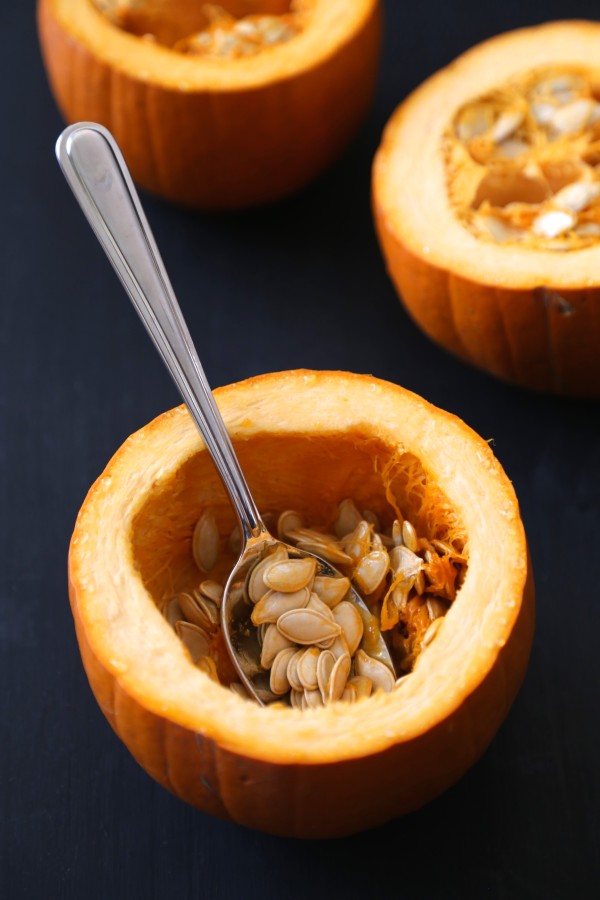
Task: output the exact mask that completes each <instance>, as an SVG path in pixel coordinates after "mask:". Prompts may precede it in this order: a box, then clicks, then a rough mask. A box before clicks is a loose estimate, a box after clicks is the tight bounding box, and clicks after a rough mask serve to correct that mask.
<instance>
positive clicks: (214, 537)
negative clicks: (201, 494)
mask: <svg viewBox="0 0 600 900" xmlns="http://www.w3.org/2000/svg"><path fill="white" fill-rule="evenodd" d="M219 543H220V537H219V529H218V528H217V522H216V519H215V516H214V513H213V512H212V511H211V510H210V509H207V510H205V512H203V513H202V515H201V516H200V518H199V519H198V521H197V523H196V527H195V528H194V534H193V535H192V553H193V555H194V562H195V563H196V565H197V566H198V568H199V569H200V571H201V572H210V570H211V569H212V568H214V566H215V564H216V562H217V560H218V558H219Z"/></svg>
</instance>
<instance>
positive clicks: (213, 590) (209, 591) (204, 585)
mask: <svg viewBox="0 0 600 900" xmlns="http://www.w3.org/2000/svg"><path fill="white" fill-rule="evenodd" d="M198 590H199V591H200V593H201V594H202V596H203V597H206V599H207V600H211V601H212V602H213V603H214V604H215V606H216V607H217V608H218V609H220V608H221V603H222V601H223V585H222V584H220V583H219V582H218V581H211V580H209V579H207V580H206V581H201V582H200V585H199V587H198Z"/></svg>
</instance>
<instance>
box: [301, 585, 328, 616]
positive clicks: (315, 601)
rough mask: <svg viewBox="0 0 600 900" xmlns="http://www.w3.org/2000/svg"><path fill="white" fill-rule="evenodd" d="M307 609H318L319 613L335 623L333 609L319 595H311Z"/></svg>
mask: <svg viewBox="0 0 600 900" xmlns="http://www.w3.org/2000/svg"><path fill="white" fill-rule="evenodd" d="M306 609H316V610H317V612H320V613H322V614H323V615H324V616H327V618H328V619H331V620H332V621H333V613H332V611H331V609H330V608H329V607H328V606H327V604H326V603H323V601H322V600H321V598H320V597H319V595H318V594H315V592H314V591H313V592H312V593H311V595H310V600H309V601H308V603H307V604H306Z"/></svg>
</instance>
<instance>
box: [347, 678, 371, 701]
mask: <svg viewBox="0 0 600 900" xmlns="http://www.w3.org/2000/svg"><path fill="white" fill-rule="evenodd" d="M348 685H352V687H353V688H354V689H355V691H356V699H357V700H360V699H362V698H363V697H370V696H371V691H372V690H373V682H372V681H371V679H370V678H367V676H366V675H353V676H352V678H349V679H348Z"/></svg>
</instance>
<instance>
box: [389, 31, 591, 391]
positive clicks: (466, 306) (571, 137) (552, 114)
mask: <svg viewBox="0 0 600 900" xmlns="http://www.w3.org/2000/svg"><path fill="white" fill-rule="evenodd" d="M599 58H600V25H599V24H598V23H592V22H553V23H549V24H546V25H541V26H537V27H534V28H526V29H522V30H519V31H514V32H510V33H507V34H503V35H500V36H498V37H495V38H493V39H491V40H489V41H486V42H485V43H483V44H481V45H479V46H477V47H475V48H473V49H471V50H470V51H468V52H467V53H465V54H464V55H463V56H461V57H460V58H459V59H457V60H456V61H455V62H454V63H453V64H452V65H451V66H449V67H448V68H446V69H443V70H441V71H439V72H437V73H436V74H435V75H433V76H432V77H431V78H430V79H429V80H427V81H426V82H425V83H424V84H423V85H421V86H420V87H419V88H418V89H417V90H416V91H415V92H414V93H413V94H412V95H411V96H410V97H408V99H407V100H405V101H404V102H403V103H402V104H401V105H400V106H399V107H398V109H397V110H396V111H395V113H394V114H393V116H392V117H391V119H390V122H389V123H388V125H387V128H386V130H385V133H384V136H383V139H382V142H381V146H380V148H379V150H378V153H377V155H376V159H375V162H374V170H373V206H374V215H375V221H376V227H377V232H378V235H379V239H380V243H381V247H382V251H383V255H384V258H385V260H386V263H387V266H388V269H389V273H390V276H391V278H392V280H393V282H394V284H395V285H396V287H397V289H398V292H399V294H400V296H401V298H402V300H403V302H404V304H405V306H406V308H407V310H408V312H409V313H410V315H411V316H412V317H413V319H414V320H415V322H416V323H417V324H418V325H419V326H420V327H421V328H422V329H423V330H424V331H425V332H426V333H427V334H428V335H429V336H430V337H431V338H433V340H434V341H436V342H437V343H438V344H440V345H441V346H442V347H444V348H446V349H447V350H449V351H451V352H453V353H454V354H456V355H457V356H459V357H461V358H462V359H464V360H466V361H467V362H470V363H472V364H474V365H476V366H479V367H480V368H482V369H484V370H486V371H488V372H490V373H492V374H493V375H496V376H498V377H500V378H503V379H506V380H509V381H511V382H514V383H517V384H521V385H525V386H527V387H530V388H535V389H540V390H545V391H551V392H556V393H563V394H571V395H581V396H597V395H599V394H600V354H599V353H598V347H599V346H600V168H599V164H600V102H599V100H600V64H599V62H598V60H599Z"/></svg>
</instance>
